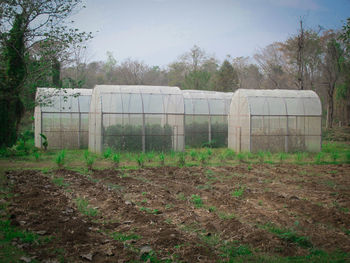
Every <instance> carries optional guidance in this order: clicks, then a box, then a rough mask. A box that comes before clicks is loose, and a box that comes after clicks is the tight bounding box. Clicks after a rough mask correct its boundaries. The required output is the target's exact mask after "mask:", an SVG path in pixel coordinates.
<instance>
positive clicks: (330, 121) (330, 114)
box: [326, 94, 333, 129]
mask: <svg viewBox="0 0 350 263" xmlns="http://www.w3.org/2000/svg"><path fill="white" fill-rule="evenodd" d="M327 104H328V105H327V120H326V128H327V129H330V128H332V126H333V94H332V96H329V94H328V100H327Z"/></svg>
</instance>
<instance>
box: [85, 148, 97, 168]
mask: <svg viewBox="0 0 350 263" xmlns="http://www.w3.org/2000/svg"><path fill="white" fill-rule="evenodd" d="M84 159H85V163H86V166H87V167H88V169H89V170H92V165H93V164H94V162H95V157H94V156H92V155H91V154H90V152H89V151H88V150H86V151H85V152H84Z"/></svg>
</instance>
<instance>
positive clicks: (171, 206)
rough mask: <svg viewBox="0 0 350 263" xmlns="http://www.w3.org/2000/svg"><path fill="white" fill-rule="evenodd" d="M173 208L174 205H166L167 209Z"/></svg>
mask: <svg viewBox="0 0 350 263" xmlns="http://www.w3.org/2000/svg"><path fill="white" fill-rule="evenodd" d="M173 207H174V205H173V204H166V205H165V209H170V208H173Z"/></svg>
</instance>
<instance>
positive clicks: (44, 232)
mask: <svg viewBox="0 0 350 263" xmlns="http://www.w3.org/2000/svg"><path fill="white" fill-rule="evenodd" d="M36 233H37V234H38V235H40V236H43V235H45V234H46V231H45V230H40V231H36Z"/></svg>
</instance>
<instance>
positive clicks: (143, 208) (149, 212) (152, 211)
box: [140, 206, 160, 215]
mask: <svg viewBox="0 0 350 263" xmlns="http://www.w3.org/2000/svg"><path fill="white" fill-rule="evenodd" d="M140 211H143V212H146V213H148V214H153V215H158V214H160V211H159V210H158V209H150V208H148V207H144V206H141V207H140Z"/></svg>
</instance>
